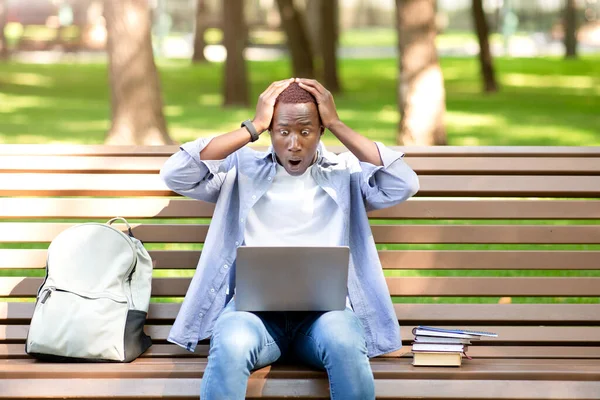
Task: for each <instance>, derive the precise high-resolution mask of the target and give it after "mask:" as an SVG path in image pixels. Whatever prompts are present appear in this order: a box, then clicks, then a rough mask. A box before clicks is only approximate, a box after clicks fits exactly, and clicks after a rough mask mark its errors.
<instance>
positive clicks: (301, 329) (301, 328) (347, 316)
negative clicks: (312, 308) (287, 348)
mask: <svg viewBox="0 0 600 400" xmlns="http://www.w3.org/2000/svg"><path fill="white" fill-rule="evenodd" d="M291 350H292V351H293V353H294V356H295V357H296V358H298V359H299V360H300V361H302V362H305V363H307V364H309V365H311V366H313V367H317V368H325V365H324V360H325V359H326V358H330V359H334V358H338V359H346V360H347V361H351V360H352V359H353V358H355V357H363V356H366V353H367V347H366V340H365V334H364V329H363V326H362V324H361V322H360V320H359V319H358V317H357V316H356V314H355V313H354V311H352V309H350V308H346V309H345V310H344V311H329V312H325V313H314V314H312V315H309V316H307V317H306V318H305V319H304V320H302V321H301V322H300V323H299V325H298V327H297V330H296V332H295V335H294V340H293V342H292V343H291Z"/></svg>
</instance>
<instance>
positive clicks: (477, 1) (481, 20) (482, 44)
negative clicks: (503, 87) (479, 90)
mask: <svg viewBox="0 0 600 400" xmlns="http://www.w3.org/2000/svg"><path fill="white" fill-rule="evenodd" d="M471 9H472V12H473V23H474V25H475V30H476V32H477V39H478V40H479V63H480V65H481V78H482V79H483V87H484V91H486V92H488V93H489V92H497V91H498V84H497V83H496V76H495V74H494V63H493V62H492V53H491V51H490V42H489V39H488V38H489V32H490V31H489V28H488V24H487V20H486V18H485V13H484V12H483V2H482V0H473V7H472V8H471Z"/></svg>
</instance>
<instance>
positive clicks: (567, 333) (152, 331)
mask: <svg viewBox="0 0 600 400" xmlns="http://www.w3.org/2000/svg"><path fill="white" fill-rule="evenodd" d="M437 326H441V327H446V326H445V325H437ZM414 327H415V325H402V326H401V327H400V335H401V337H402V340H403V341H404V342H405V343H410V342H412V340H413V334H412V329H413V328H414ZM461 327H463V328H464V329H482V330H485V331H491V332H496V333H498V337H497V338H482V339H481V340H480V341H477V344H475V345H474V346H473V347H476V346H478V345H487V344H492V345H493V344H495V343H498V344H499V343H513V344H516V343H522V344H531V343H532V342H535V343H584V342H585V343H587V346H590V345H592V343H593V344H595V345H599V344H600V326H591V327H590V326H581V327H572V326H567V327H565V326H481V325H477V326H470V325H465V326H462V325H461ZM28 329H29V326H28V325H0V340H15V341H16V340H19V341H21V340H25V338H26V337H27V331H28ZM144 330H145V331H146V332H147V333H148V334H149V335H150V336H151V337H152V339H153V340H155V341H165V340H166V339H167V336H168V334H169V331H170V330H171V326H170V325H146V327H145V329H144Z"/></svg>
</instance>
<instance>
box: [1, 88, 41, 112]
mask: <svg viewBox="0 0 600 400" xmlns="http://www.w3.org/2000/svg"><path fill="white" fill-rule="evenodd" d="M49 104H51V103H50V101H49V99H45V98H43V97H38V96H13V95H10V94H4V93H0V113H15V112H18V111H20V110H21V109H23V108H36V107H42V106H45V105H49Z"/></svg>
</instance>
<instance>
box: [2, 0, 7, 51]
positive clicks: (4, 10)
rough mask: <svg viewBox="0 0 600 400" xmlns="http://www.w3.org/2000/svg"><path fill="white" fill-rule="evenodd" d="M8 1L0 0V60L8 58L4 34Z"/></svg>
mask: <svg viewBox="0 0 600 400" xmlns="http://www.w3.org/2000/svg"><path fill="white" fill-rule="evenodd" d="M7 7H8V3H7V1H6V0H0V60H6V59H7V58H8V42H7V41H6V36H5V35H4V28H5V27H6V15H7V14H8V9H7Z"/></svg>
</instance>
